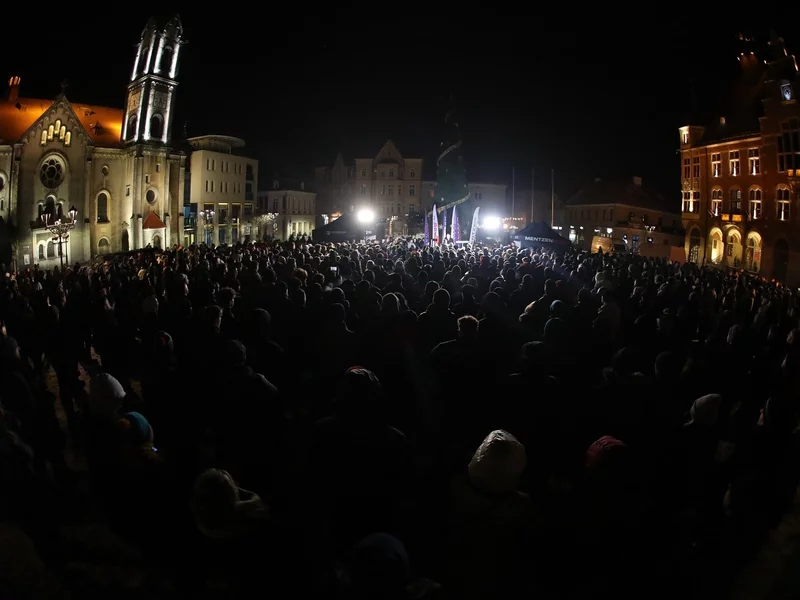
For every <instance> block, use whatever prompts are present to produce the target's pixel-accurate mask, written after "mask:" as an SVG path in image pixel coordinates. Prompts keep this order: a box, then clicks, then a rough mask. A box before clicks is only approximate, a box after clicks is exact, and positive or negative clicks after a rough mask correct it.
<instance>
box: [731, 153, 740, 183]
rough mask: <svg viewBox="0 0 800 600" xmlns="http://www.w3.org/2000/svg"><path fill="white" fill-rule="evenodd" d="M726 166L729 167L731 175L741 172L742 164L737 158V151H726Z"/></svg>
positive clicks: (734, 175)
mask: <svg viewBox="0 0 800 600" xmlns="http://www.w3.org/2000/svg"><path fill="white" fill-rule="evenodd" d="M728 166H729V167H730V172H731V177H736V176H737V175H741V174H742V170H741V169H742V165H741V161H740V159H739V151H738V150H731V151H730V152H729V153H728Z"/></svg>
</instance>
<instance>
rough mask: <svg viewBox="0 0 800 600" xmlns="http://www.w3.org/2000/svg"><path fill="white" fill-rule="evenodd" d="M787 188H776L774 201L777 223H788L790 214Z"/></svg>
mask: <svg viewBox="0 0 800 600" xmlns="http://www.w3.org/2000/svg"><path fill="white" fill-rule="evenodd" d="M789 197H790V196H789V188H785V187H781V188H778V191H777V193H776V200H777V206H778V220H779V221H788V220H789V213H790V206H791V201H790V200H789Z"/></svg>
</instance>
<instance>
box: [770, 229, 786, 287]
mask: <svg viewBox="0 0 800 600" xmlns="http://www.w3.org/2000/svg"><path fill="white" fill-rule="evenodd" d="M788 272H789V242H787V241H786V240H785V239H783V238H781V239H779V240H778V241H776V242H775V249H774V251H773V259H772V276H773V277H774V278H775V279H777V280H778V281H780V282H781V283H783V282H785V281H786V274H787V273H788Z"/></svg>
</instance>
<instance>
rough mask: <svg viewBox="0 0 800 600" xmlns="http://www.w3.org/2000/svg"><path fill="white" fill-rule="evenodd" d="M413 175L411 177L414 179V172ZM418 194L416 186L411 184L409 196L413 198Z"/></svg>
mask: <svg viewBox="0 0 800 600" xmlns="http://www.w3.org/2000/svg"><path fill="white" fill-rule="evenodd" d="M411 173H412V175H411V176H412V177H413V176H414V175H413V173H414V171H411ZM416 193H417V190H416V186H415V185H414V184H413V183H412V184H410V185H409V186H408V195H409V196H413V195H415V194H416Z"/></svg>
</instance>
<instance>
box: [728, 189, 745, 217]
mask: <svg viewBox="0 0 800 600" xmlns="http://www.w3.org/2000/svg"><path fill="white" fill-rule="evenodd" d="M730 194H731V212H732V213H733V214H734V215H740V214H742V190H737V189H733V190H731V192H730Z"/></svg>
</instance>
